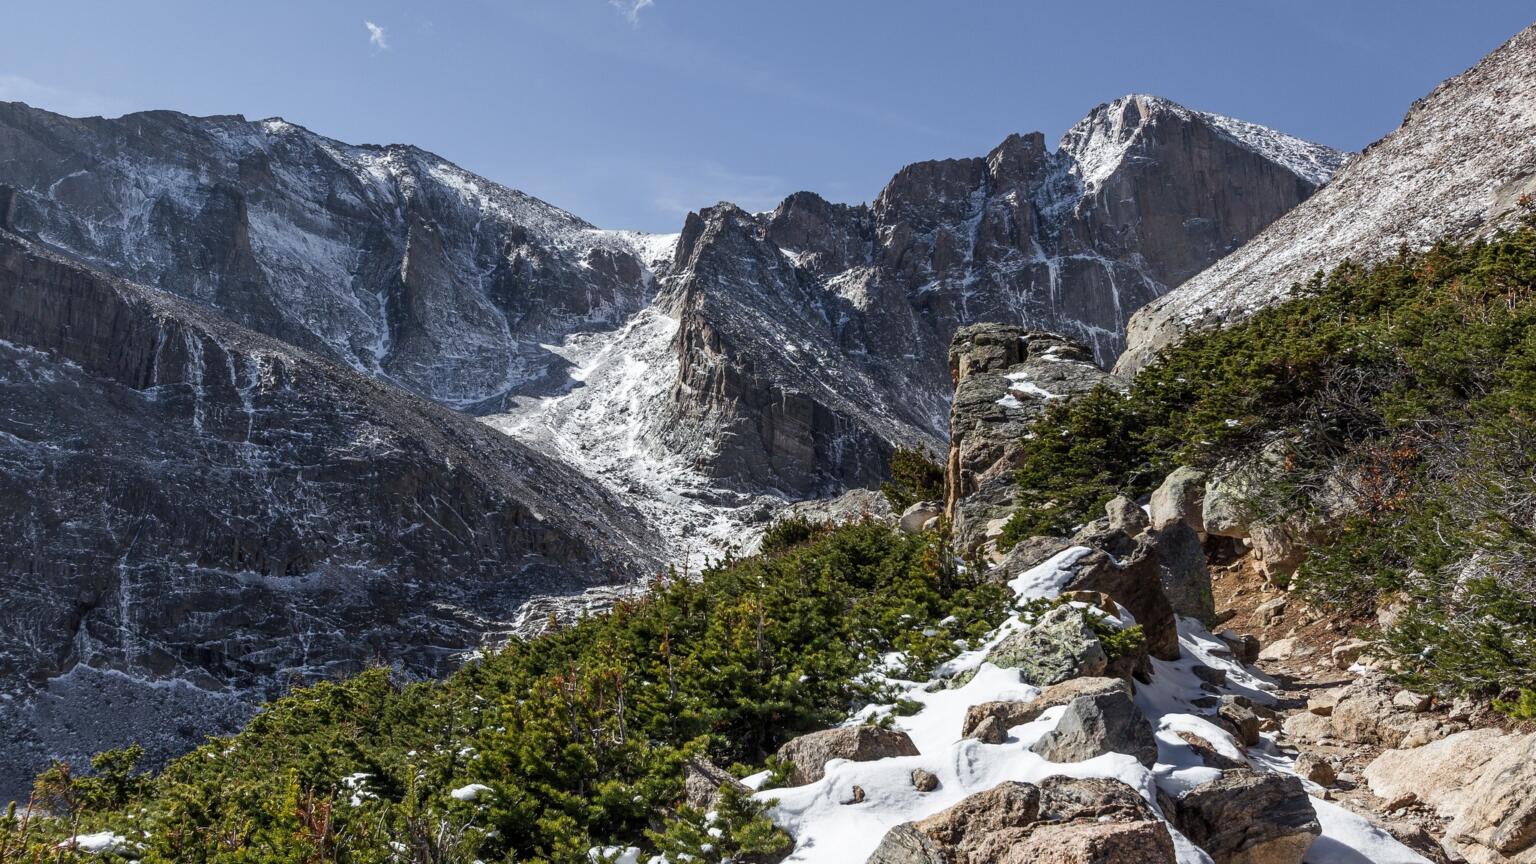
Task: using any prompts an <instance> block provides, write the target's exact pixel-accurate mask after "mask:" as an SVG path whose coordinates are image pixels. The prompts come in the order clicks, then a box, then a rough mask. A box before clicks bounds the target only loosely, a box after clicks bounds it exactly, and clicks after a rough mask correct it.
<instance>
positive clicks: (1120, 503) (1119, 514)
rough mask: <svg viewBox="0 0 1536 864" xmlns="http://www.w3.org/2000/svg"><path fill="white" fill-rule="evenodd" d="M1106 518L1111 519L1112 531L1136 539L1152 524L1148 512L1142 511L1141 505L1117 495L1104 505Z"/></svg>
mask: <svg viewBox="0 0 1536 864" xmlns="http://www.w3.org/2000/svg"><path fill="white" fill-rule="evenodd" d="M1104 511H1105V514H1106V517H1107V518H1108V519H1109V527H1110V529H1111V530H1114V531H1119V532H1120V533H1122V534H1124V535H1126V536H1127V537H1135V536H1136V535H1138V534H1140V533H1141V532H1143V531H1145V530H1147V526H1148V525H1149V524H1151V523H1150V522H1149V520H1148V519H1147V511H1145V510H1143V509H1141V505H1139V504H1137V503H1136V502H1135V501H1132V500H1131V499H1129V498H1127V497H1125V496H1124V495H1117V496H1115V497H1114V498H1112V499H1110V501H1109V503H1108V504H1105V505H1104Z"/></svg>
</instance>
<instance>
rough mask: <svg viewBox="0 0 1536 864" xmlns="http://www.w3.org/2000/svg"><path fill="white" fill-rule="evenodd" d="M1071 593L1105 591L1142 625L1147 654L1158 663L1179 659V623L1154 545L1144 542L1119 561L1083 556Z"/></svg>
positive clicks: (1097, 553)
mask: <svg viewBox="0 0 1536 864" xmlns="http://www.w3.org/2000/svg"><path fill="white" fill-rule="evenodd" d="M1066 590H1068V591H1102V592H1103V593H1105V594H1108V595H1109V596H1110V597H1113V598H1114V600H1115V602H1117V603H1119V604H1120V605H1121V606H1124V607H1125V608H1126V610H1127V611H1129V612H1130V613H1131V615H1132V616H1133V617H1134V618H1135V619H1136V623H1137V624H1139V625H1141V629H1142V633H1143V634H1144V635H1145V636H1146V640H1147V653H1149V654H1151V655H1152V656H1153V657H1156V658H1157V659H1159V660H1177V659H1178V658H1179V631H1178V623H1177V621H1176V620H1175V619H1174V614H1173V606H1172V604H1170V603H1169V602H1168V596H1167V595H1166V594H1164V593H1163V587H1162V577H1161V573H1160V572H1159V567H1158V555H1157V553H1156V552H1155V551H1154V545H1153V544H1151V543H1141V544H1138V545H1137V546H1136V548H1135V549H1134V550H1132V551H1131V552H1130V554H1129V555H1126V556H1124V557H1120V558H1117V557H1115V556H1113V555H1111V554H1109V553H1107V552H1104V551H1102V550H1096V551H1094V552H1091V553H1089V554H1087V555H1084V556H1083V557H1082V558H1081V559H1079V560H1078V563H1077V573H1076V575H1074V576H1073V577H1072V579H1071V581H1069V582H1068V583H1067V585H1066Z"/></svg>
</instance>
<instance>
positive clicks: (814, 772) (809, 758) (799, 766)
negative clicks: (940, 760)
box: [777, 726, 918, 786]
mask: <svg viewBox="0 0 1536 864" xmlns="http://www.w3.org/2000/svg"><path fill="white" fill-rule="evenodd" d="M777 755H778V757H779V758H780V759H782V760H784V761H785V762H788V763H790V765H791V766H793V767H792V768H791V769H790V773H789V777H788V778H787V781H788V784H789V785H790V786H804V785H805V784H807V783H815V782H816V781H817V780H820V779H821V778H822V777H824V776H826V764H827V763H828V762H829V761H831V760H833V759H848V760H850V761H853V762H872V761H874V760H876V759H885V758H887V757H889V756H916V755H918V754H917V746H916V745H914V744H913V743H912V739H911V738H909V737H907V733H905V732H900V731H897V730H893V729H881V728H880V727H878V726H839V727H838V728H836V729H823V730H822V731H820V732H811V733H809V734H806V735H801V736H800V737H798V738H794V739H791V740H789V741H787V742H785V743H784V746H782V747H780V748H779V752H778V754H777Z"/></svg>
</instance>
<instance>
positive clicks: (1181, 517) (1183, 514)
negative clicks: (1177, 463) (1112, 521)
mask: <svg viewBox="0 0 1536 864" xmlns="http://www.w3.org/2000/svg"><path fill="white" fill-rule="evenodd" d="M1204 504H1205V472H1204V471H1201V470H1199V469H1197V468H1178V469H1175V470H1174V471H1173V473H1171V474H1169V475H1168V476H1167V477H1164V478H1163V482H1162V484H1161V485H1159V486H1158V487H1157V489H1156V490H1154V491H1153V492H1152V498H1151V500H1150V501H1148V502H1147V509H1148V510H1149V511H1150V512H1149V513H1148V517H1149V522H1150V524H1151V527H1152V528H1154V529H1162V528H1167V527H1168V526H1169V525H1172V524H1174V523H1176V522H1182V523H1184V524H1185V525H1188V526H1189V527H1190V529H1191V530H1193V531H1195V532H1196V533H1201V534H1203V533H1204V532H1205V510H1204Z"/></svg>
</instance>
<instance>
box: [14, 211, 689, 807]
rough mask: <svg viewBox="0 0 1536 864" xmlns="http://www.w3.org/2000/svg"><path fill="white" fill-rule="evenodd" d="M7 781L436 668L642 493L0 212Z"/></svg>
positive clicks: (602, 540)
mask: <svg viewBox="0 0 1536 864" xmlns="http://www.w3.org/2000/svg"><path fill="white" fill-rule="evenodd" d="M0 394H3V395H0V525H3V530H0V563H3V568H4V570H5V572H6V578H5V580H4V582H3V584H0V690H3V697H0V725H3V726H4V727H5V728H6V730H7V735H6V736H5V740H4V741H3V742H0V798H8V797H9V796H11V795H13V794H19V793H20V792H21V791H22V790H23V789H24V788H25V784H26V783H27V782H28V779H29V778H30V776H31V774H32V773H33V772H35V771H36V770H37V769H39V768H40V767H41V766H42V765H44V764H46V759H47V758H48V757H50V756H68V757H71V758H75V759H79V758H80V757H82V756H84V755H88V754H89V753H91V752H93V751H95V750H99V749H102V748H105V747H110V746H120V745H123V744H126V743H127V742H128V741H130V740H137V741H140V742H141V743H143V744H145V745H146V746H147V747H148V749H149V750H150V752H151V754H152V756H153V757H154V758H157V759H158V758H160V757H163V756H165V755H167V754H170V753H174V752H179V751H180V750H182V749H185V748H186V747H187V746H189V745H190V744H193V743H196V742H198V741H200V740H201V739H202V737H203V735H204V734H206V733H208V732H212V731H220V730H226V729H228V728H230V727H231V726H232V725H234V724H237V723H239V722H240V721H242V720H243V719H244V718H245V717H246V716H247V715H248V714H249V712H250V710H251V709H252V708H253V707H254V705H255V704H256V703H257V702H258V701H259V700H260V699H262V698H265V697H269V696H272V695H274V694H275V693H277V692H280V691H281V690H282V689H283V688H285V687H286V686H287V685H288V684H290V683H292V682H294V681H302V680H315V679H323V678H328V677H332V676H336V675H342V674H348V673H355V672H357V671H359V670H361V669H363V668H365V667H367V666H369V665H373V664H380V663H382V664H386V665H390V666H393V667H395V668H397V669H399V670H401V671H402V672H405V673H408V674H414V675H437V674H442V673H443V672H445V671H447V670H448V669H450V668H452V666H453V665H455V660H456V658H457V657H458V656H459V655H460V654H462V653H464V652H466V651H471V650H474V649H476V648H478V647H479V646H480V645H481V644H482V642H483V640H484V639H485V638H487V637H494V636H496V635H498V634H501V633H504V632H505V631H507V630H509V629H511V628H512V627H513V626H514V624H515V622H514V621H513V620H512V619H513V616H514V615H515V614H516V612H517V610H518V608H519V606H520V605H521V604H522V603H523V601H525V600H526V599H528V598H529V597H530V596H531V595H533V594H535V593H538V592H558V593H569V592H571V591H575V590H580V589H581V588H583V587H586V586H588V585H594V584H604V583H610V582H627V581H630V580H632V579H634V578H635V577H636V576H638V575H641V574H643V573H644V572H646V571H647V570H648V569H649V568H650V566H651V565H652V564H654V563H656V559H654V558H653V557H651V556H652V555H653V553H654V551H655V549H656V548H657V547H658V545H659V543H658V542H657V541H655V540H654V539H653V538H652V536H651V534H650V532H649V530H648V529H647V528H646V526H644V525H643V524H642V521H641V519H640V517H639V515H638V514H636V513H635V512H634V511H632V510H631V509H630V508H628V507H627V506H626V505H625V504H624V503H622V502H620V501H619V500H617V499H616V498H614V497H613V496H612V495H610V494H608V493H606V492H605V491H603V490H602V489H600V488H598V487H594V486H593V485H592V484H591V483H590V482H589V481H587V480H586V479H585V478H583V477H582V476H580V475H579V474H577V473H575V472H573V471H571V470H570V469H568V468H566V467H564V466H562V465H560V464H558V463H556V462H554V461H552V460H550V459H548V458H547V457H544V456H542V455H540V454H538V453H536V452H534V451H531V450H529V449H528V448H526V447H524V446H523V445H520V444H518V443H517V442H515V441H512V440H510V439H508V438H506V437H505V436H503V435H500V434H498V433H496V432H494V431H493V430H490V429H488V428H486V427H485V426H484V425H482V424H480V423H478V422H476V421H474V420H473V419H472V418H469V417H466V416H464V415H461V414H458V413H455V412H452V411H449V410H447V409H444V408H442V407H440V406H438V405H436V404H434V403H432V402H429V401H426V400H423V399H421V398H419V397H416V396H413V395H410V394H409V393H406V392H405V391H403V390H400V389H398V388H395V387H392V386H389V385H387V384H383V383H380V382H378V381H376V380H374V379H373V378H370V377H368V376H365V375H360V374H358V373H356V372H355V371H353V370H352V369H350V368H348V367H345V366H341V365H339V364H335V363H333V362H330V361H328V360H325V359H323V358H320V357H317V356H315V355H314V354H312V353H310V352H308V351H305V350H303V349H299V348H294V347H293V346H291V345H289V344H286V343H283V342H280V341H278V340H276V339H273V338H270V337H267V336H262V335H259V334H256V333H253V332H251V331H250V330H247V329H245V328H243V327H241V326H239V325H236V324H233V323H231V322H229V321H228V320H226V319H224V318H222V317H220V316H219V315H217V314H214V313H211V312H209V311H207V310H206V309H205V308H203V307H200V306H197V305H194V304H192V303H189V302H186V301H183V300H179V299H176V298H174V297H171V296H169V295H166V294H163V293H161V292H158V291H155V290H152V289H147V288H143V287H140V286H137V285H133V284H130V283H128V282H124V281H119V280H116V279H114V278H111V277H109V276H106V275H103V274H101V273H98V272H95V271H92V270H90V269H87V268H85V267H82V266H80V265H78V264H76V263H73V262H71V261H69V260H67V259H64V258H62V257H60V256H57V255H54V254H51V253H49V252H46V251H44V250H41V249H40V248H38V247H37V246H35V245H34V244H32V243H30V242H28V241H26V240H24V239H22V238H19V237H17V236H15V235H13V234H10V233H8V232H3V231H0Z"/></svg>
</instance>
